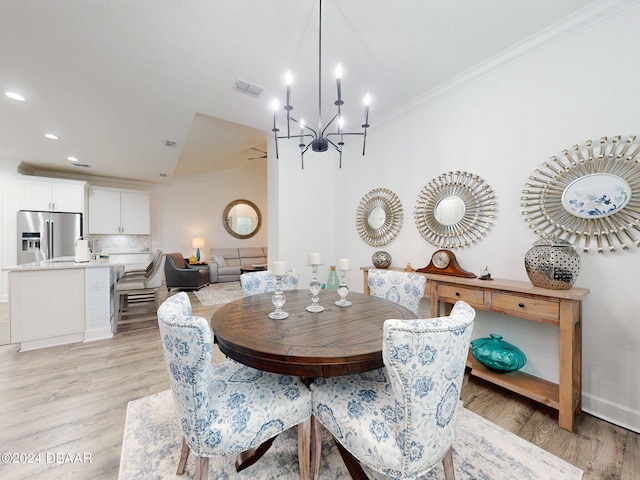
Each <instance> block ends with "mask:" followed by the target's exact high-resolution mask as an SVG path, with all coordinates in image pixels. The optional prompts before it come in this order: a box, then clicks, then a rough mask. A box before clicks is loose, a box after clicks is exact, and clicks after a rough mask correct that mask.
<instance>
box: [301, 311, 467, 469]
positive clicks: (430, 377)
mask: <svg viewBox="0 0 640 480" xmlns="http://www.w3.org/2000/svg"><path fill="white" fill-rule="evenodd" d="M474 318H475V310H474V309H473V308H471V307H470V306H469V305H468V304H466V303H465V302H462V301H458V302H457V303H456V304H455V305H454V307H453V310H452V311H451V314H450V315H449V316H447V317H438V318H427V319H417V320H386V321H385V323H384V332H383V345H382V355H383V360H384V365H385V366H384V367H383V368H381V369H378V370H374V371H371V372H366V373H362V374H357V375H346V376H342V377H332V378H326V379H317V380H316V381H315V382H314V383H313V384H311V391H312V394H313V415H314V417H315V418H316V419H317V420H318V421H319V422H320V423H321V424H322V425H324V427H325V428H326V429H327V430H329V432H331V434H332V435H333V437H334V438H335V440H336V441H337V442H336V443H337V444H338V447H339V451H340V453H341V455H342V456H343V459H344V460H345V464H347V466H348V468H349V469H350V470H349V471H350V472H352V470H351V469H355V471H357V472H358V475H360V476H359V477H357V476H353V473H352V476H353V478H367V476H366V475H365V473H364V470H363V469H362V465H365V466H367V467H369V468H371V469H372V470H375V471H377V472H381V473H383V474H385V475H387V476H389V477H391V478H395V479H402V480H412V479H416V478H419V477H422V476H423V475H426V474H427V473H428V472H429V471H430V470H431V469H432V468H433V467H434V466H435V465H436V464H437V463H439V462H442V464H443V466H444V471H445V478H446V479H447V480H453V479H454V478H455V475H454V471H453V453H452V448H451V447H452V444H453V438H454V429H455V419H456V413H457V411H458V409H459V408H460V405H459V404H460V403H461V402H460V389H461V386H462V379H463V374H464V369H465V363H466V359H467V353H468V350H469V343H470V340H471V330H472V328H473V321H474Z"/></svg>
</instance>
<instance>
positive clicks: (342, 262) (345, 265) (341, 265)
mask: <svg viewBox="0 0 640 480" xmlns="http://www.w3.org/2000/svg"><path fill="white" fill-rule="evenodd" d="M338 270H349V259H348V258H339V259H338Z"/></svg>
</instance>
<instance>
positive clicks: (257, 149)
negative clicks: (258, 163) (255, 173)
mask: <svg viewBox="0 0 640 480" xmlns="http://www.w3.org/2000/svg"><path fill="white" fill-rule="evenodd" d="M251 150H255V151H256V152H260V153H261V154H262V155H260V156H259V157H249V158H248V159H247V160H257V159H259V158H267V152H265V151H264V150H260V149H259V148H255V147H251Z"/></svg>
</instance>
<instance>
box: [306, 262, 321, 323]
mask: <svg viewBox="0 0 640 480" xmlns="http://www.w3.org/2000/svg"><path fill="white" fill-rule="evenodd" d="M318 265H319V264H312V265H311V268H312V272H311V281H310V282H309V291H310V292H311V305H309V306H308V307H307V312H321V311H323V310H324V307H323V306H322V305H319V304H318V300H319V297H318V294H319V293H320V281H319V280H318Z"/></svg>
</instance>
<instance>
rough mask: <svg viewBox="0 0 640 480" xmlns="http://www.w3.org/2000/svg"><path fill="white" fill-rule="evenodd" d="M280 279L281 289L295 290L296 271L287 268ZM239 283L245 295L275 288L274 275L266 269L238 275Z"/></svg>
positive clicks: (296, 284) (296, 282)
mask: <svg viewBox="0 0 640 480" xmlns="http://www.w3.org/2000/svg"><path fill="white" fill-rule="evenodd" d="M281 281H282V289H283V290H295V289H296V288H298V272H297V271H296V270H295V269H293V268H289V269H287V272H286V275H285V276H284V277H282V280H281ZM240 285H241V286H242V292H243V293H244V296H245V297H249V296H251V295H257V294H259V293H267V292H273V291H275V289H276V277H274V275H273V273H271V272H270V271H268V270H266V271H264V272H249V273H243V274H242V275H240Z"/></svg>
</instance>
